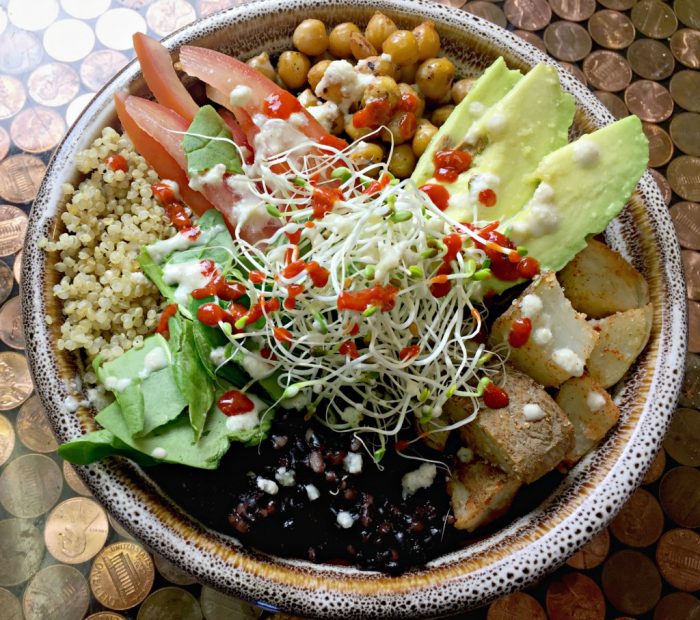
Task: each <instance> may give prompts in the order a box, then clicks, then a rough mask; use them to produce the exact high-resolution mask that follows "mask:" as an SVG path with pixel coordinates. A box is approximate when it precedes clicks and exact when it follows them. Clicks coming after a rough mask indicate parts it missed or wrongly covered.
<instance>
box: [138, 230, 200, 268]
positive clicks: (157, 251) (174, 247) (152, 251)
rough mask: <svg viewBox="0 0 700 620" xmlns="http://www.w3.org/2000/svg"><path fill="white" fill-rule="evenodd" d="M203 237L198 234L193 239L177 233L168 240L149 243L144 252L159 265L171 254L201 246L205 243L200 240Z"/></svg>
mask: <svg viewBox="0 0 700 620" xmlns="http://www.w3.org/2000/svg"><path fill="white" fill-rule="evenodd" d="M203 236H204V235H202V234H200V235H199V237H197V238H196V239H194V238H192V237H189V236H187V235H183V234H182V233H177V234H176V235H174V236H172V237H170V239H161V240H160V241H155V242H154V243H151V245H149V246H146V251H147V252H148V254H149V256H150V257H151V258H152V259H153V260H154V261H155V262H156V263H158V264H160V263H162V262H163V261H164V260H165V258H166V256H169V255H170V254H172V253H173V252H178V251H180V250H186V249H187V248H190V247H193V246H195V245H202V244H203V243H205V242H206V240H203V239H202V237H203Z"/></svg>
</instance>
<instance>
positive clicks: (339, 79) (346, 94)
mask: <svg viewBox="0 0 700 620" xmlns="http://www.w3.org/2000/svg"><path fill="white" fill-rule="evenodd" d="M373 79H374V76H373V75H369V74H366V73H360V72H358V71H356V69H355V67H353V66H352V65H351V64H350V63H349V62H348V61H347V60H334V61H333V62H331V64H329V65H328V68H327V69H326V72H325V73H324V74H323V77H322V78H321V81H320V82H319V83H318V84H317V85H316V89H315V94H316V96H317V97H322V98H323V99H327V95H328V91H329V89H330V88H331V87H332V86H339V87H340V96H341V101H339V102H337V103H338V107H339V108H340V110H342V111H343V112H347V111H348V110H349V109H350V106H351V105H352V104H353V103H356V102H357V101H359V100H360V99H361V98H362V94H363V93H364V92H365V88H366V87H367V85H368V84H369V83H370V82H371V81H372V80H373Z"/></svg>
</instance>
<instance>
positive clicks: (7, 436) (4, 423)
mask: <svg viewBox="0 0 700 620" xmlns="http://www.w3.org/2000/svg"><path fill="white" fill-rule="evenodd" d="M14 449H15V429H14V428H12V423H11V422H10V421H9V420H8V419H7V418H6V417H5V416H4V415H0V465H4V464H5V463H7V460H8V459H9V458H10V456H12V451H13V450H14Z"/></svg>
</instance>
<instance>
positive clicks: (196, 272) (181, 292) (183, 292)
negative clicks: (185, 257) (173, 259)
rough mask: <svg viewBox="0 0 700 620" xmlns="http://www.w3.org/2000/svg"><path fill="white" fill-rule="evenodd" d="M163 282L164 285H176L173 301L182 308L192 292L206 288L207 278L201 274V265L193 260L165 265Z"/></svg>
mask: <svg viewBox="0 0 700 620" xmlns="http://www.w3.org/2000/svg"><path fill="white" fill-rule="evenodd" d="M163 281H164V282H165V283H166V284H177V288H176V289H175V293H173V299H174V300H175V301H176V302H177V303H178V304H181V305H183V306H184V305H187V303H188V301H189V296H190V294H191V293H192V291H194V290H195V289H198V288H202V287H203V286H206V284H207V283H208V282H209V276H206V275H204V274H203V273H202V265H201V263H200V261H199V260H197V259H195V260H191V261H186V262H184V263H167V264H166V265H165V267H163Z"/></svg>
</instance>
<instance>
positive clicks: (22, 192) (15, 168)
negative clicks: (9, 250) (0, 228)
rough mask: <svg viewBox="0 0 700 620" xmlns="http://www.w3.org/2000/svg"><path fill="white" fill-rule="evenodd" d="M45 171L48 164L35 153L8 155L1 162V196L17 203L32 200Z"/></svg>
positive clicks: (0, 236)
mask: <svg viewBox="0 0 700 620" xmlns="http://www.w3.org/2000/svg"><path fill="white" fill-rule="evenodd" d="M44 172H46V165H45V164H44V162H42V161H41V159H39V158H38V157H35V156H34V155H25V154H24V153H20V154H19V155H12V156H11V157H8V158H7V159H5V160H3V161H2V162H0V198H4V199H5V200H8V201H9V202H16V203H23V202H31V201H32V200H34V198H35V197H36V193H37V192H38V191H39V185H41V180H42V179H43V178H44ZM1 238H2V233H0V239H1ZM15 251H16V250H15ZM0 255H2V254H1V253H0Z"/></svg>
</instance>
